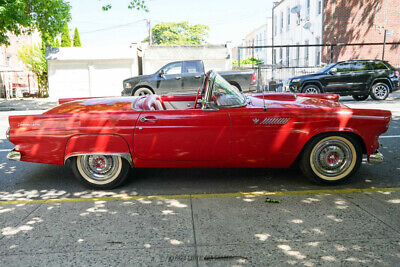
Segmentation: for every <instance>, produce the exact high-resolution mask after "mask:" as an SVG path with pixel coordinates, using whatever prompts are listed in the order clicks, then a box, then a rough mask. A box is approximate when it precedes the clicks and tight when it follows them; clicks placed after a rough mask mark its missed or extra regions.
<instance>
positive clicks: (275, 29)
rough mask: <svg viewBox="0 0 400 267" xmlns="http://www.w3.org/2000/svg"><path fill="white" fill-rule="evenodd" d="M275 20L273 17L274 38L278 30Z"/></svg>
mask: <svg viewBox="0 0 400 267" xmlns="http://www.w3.org/2000/svg"><path fill="white" fill-rule="evenodd" d="M277 22H278V21H277V19H276V16H274V36H276V32H277V29H278V25H276V24H277Z"/></svg>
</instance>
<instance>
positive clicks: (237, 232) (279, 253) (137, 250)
mask: <svg viewBox="0 0 400 267" xmlns="http://www.w3.org/2000/svg"><path fill="white" fill-rule="evenodd" d="M316 192H318V191H316ZM283 193H284V192H283ZM99 194H100V193H99ZM100 195H101V194H100ZM47 197H48V198H50V199H51V198H53V197H54V198H56V200H55V202H54V203H26V204H19V205H13V204H5V205H4V203H3V204H2V205H1V206H0V216H1V220H0V231H1V232H0V256H1V258H0V263H1V265H4V266H21V265H30V266H31V265H35V266H39V265H52V266H54V265H63V266H64V265H71V266H72V265H75V266H76V265H141V266H155V265H158V266H159V265H163V266H171V265H172V266H182V265H189V266H206V265H207V266H208V265H213V266H214V265H216V266H226V265H235V266H238V265H239V266H240V265H305V266H314V265H322V264H323V265H327V264H330V265H332V264H333V265H343V264H346V265H357V266H360V265H364V266H371V265H396V264H398V263H399V262H400V223H399V220H398V219H399V218H400V209H399V205H400V192H399V191H396V192H395V191H393V192H392V191H382V192H369V193H348V194H338V193H328V194H319V193H316V194H313V193H310V192H305V193H304V194H298V195H290V194H286V195H285V194H282V195H279V196H273V197H271V198H274V199H277V200H279V201H280V203H268V202H265V199H266V197H265V196H254V195H249V196H244V197H229V196H225V197H219V196H218V195H216V196H215V197H201V196H194V197H187V196H185V197H182V198H179V196H176V198H172V199H168V198H164V199H163V198H161V199H151V198H146V197H143V198H141V197H137V198H135V199H129V200H114V201H110V199H107V198H101V197H99V198H98V199H97V200H94V201H92V199H90V200H89V201H88V199H84V198H78V199H75V200H70V201H63V200H61V201H57V197H56V196H53V197H52V196H51V195H48V196H47ZM16 199H17V196H16Z"/></svg>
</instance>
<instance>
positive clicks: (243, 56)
mask: <svg viewBox="0 0 400 267" xmlns="http://www.w3.org/2000/svg"><path fill="white" fill-rule="evenodd" d="M233 58H234V60H233V64H234V65H233V67H234V69H254V70H255V72H256V74H257V90H258V91H261V90H267V91H281V90H282V89H283V88H284V86H285V83H286V82H287V81H288V80H289V79H290V78H293V77H297V76H302V75H307V74H312V73H316V72H318V71H319V70H321V69H322V68H324V67H325V66H327V65H329V64H331V63H335V62H339V61H345V60H350V59H369V60H373V59H380V60H382V59H383V60H385V61H388V62H389V64H391V65H392V66H393V67H395V68H400V42H391V43H354V44H344V43H340V44H307V43H306V44H301V45H300V44H295V45H275V46H254V45H253V46H241V47H238V49H237V52H236V55H233Z"/></svg>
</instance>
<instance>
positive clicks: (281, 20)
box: [281, 11, 283, 33]
mask: <svg viewBox="0 0 400 267" xmlns="http://www.w3.org/2000/svg"><path fill="white" fill-rule="evenodd" d="M282 32H283V11H282V12H281V33H282Z"/></svg>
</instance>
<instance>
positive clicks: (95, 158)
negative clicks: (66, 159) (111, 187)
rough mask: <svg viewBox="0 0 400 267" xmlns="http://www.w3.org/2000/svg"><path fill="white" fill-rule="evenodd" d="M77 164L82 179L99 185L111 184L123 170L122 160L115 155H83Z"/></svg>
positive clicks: (79, 157)
mask: <svg viewBox="0 0 400 267" xmlns="http://www.w3.org/2000/svg"><path fill="white" fill-rule="evenodd" d="M76 163H77V167H78V171H79V173H80V174H81V175H82V177H83V178H85V180H87V181H88V182H90V183H93V184H98V185H103V184H108V183H111V182H112V181H114V180H115V179H116V178H118V176H119V174H120V173H121V170H122V159H121V157H119V156H115V155H98V154H93V155H81V156H78V158H77V160H76Z"/></svg>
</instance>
